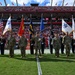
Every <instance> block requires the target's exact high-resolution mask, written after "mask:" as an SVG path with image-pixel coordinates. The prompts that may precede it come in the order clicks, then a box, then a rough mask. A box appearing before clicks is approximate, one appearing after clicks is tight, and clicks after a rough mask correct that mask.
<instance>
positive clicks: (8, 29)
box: [3, 16, 12, 35]
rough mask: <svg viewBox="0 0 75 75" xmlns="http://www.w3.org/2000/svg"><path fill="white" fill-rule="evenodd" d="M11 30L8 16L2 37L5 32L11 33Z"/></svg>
mask: <svg viewBox="0 0 75 75" xmlns="http://www.w3.org/2000/svg"><path fill="white" fill-rule="evenodd" d="M11 30H12V28H11V16H10V17H9V19H8V20H7V23H6V26H5V29H4V31H3V35H4V34H5V33H6V32H7V31H11Z"/></svg>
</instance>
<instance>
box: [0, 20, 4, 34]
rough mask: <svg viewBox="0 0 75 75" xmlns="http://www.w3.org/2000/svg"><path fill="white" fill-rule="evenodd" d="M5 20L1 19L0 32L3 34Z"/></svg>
mask: <svg viewBox="0 0 75 75" xmlns="http://www.w3.org/2000/svg"><path fill="white" fill-rule="evenodd" d="M3 27H4V26H3V21H2V20H0V34H2V32H3Z"/></svg>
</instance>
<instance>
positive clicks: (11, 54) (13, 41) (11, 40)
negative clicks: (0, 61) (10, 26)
mask: <svg viewBox="0 0 75 75" xmlns="http://www.w3.org/2000/svg"><path fill="white" fill-rule="evenodd" d="M15 44H16V39H15V35H14V33H13V32H12V31H11V32H10V38H9V39H8V48H9V57H11V58H13V57H14V47H15Z"/></svg>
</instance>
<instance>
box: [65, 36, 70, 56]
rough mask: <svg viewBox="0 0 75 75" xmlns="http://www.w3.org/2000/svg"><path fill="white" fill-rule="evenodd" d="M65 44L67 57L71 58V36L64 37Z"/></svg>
mask: <svg viewBox="0 0 75 75" xmlns="http://www.w3.org/2000/svg"><path fill="white" fill-rule="evenodd" d="M64 44H65V47H66V55H67V56H69V54H70V48H71V38H70V36H65V37H64Z"/></svg>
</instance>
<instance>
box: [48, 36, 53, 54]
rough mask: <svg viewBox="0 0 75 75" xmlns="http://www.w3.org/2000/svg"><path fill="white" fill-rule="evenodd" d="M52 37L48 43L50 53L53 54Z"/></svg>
mask: <svg viewBox="0 0 75 75" xmlns="http://www.w3.org/2000/svg"><path fill="white" fill-rule="evenodd" d="M53 37H54V36H53V35H50V36H49V43H50V53H51V54H53Z"/></svg>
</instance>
